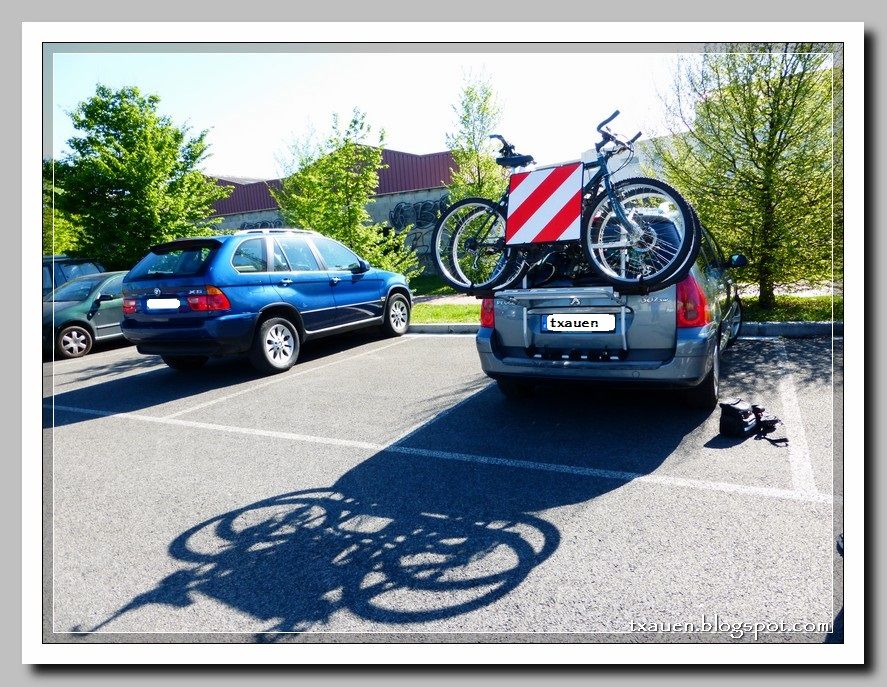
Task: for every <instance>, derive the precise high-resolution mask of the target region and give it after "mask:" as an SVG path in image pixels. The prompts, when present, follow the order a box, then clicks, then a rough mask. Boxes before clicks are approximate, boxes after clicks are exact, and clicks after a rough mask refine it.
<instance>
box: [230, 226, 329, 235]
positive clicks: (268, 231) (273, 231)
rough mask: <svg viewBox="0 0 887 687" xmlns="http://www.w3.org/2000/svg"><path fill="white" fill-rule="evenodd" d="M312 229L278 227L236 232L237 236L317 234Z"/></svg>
mask: <svg viewBox="0 0 887 687" xmlns="http://www.w3.org/2000/svg"><path fill="white" fill-rule="evenodd" d="M316 233H317V232H316V231H312V230H311V229H291V228H289V227H278V228H275V229H240V230H238V231H235V232H234V235H235V236H240V235H241V234H316Z"/></svg>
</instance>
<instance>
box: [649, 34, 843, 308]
mask: <svg viewBox="0 0 887 687" xmlns="http://www.w3.org/2000/svg"><path fill="white" fill-rule="evenodd" d="M824 52H825V51H824V50H823V48H822V47H821V46H814V45H809V44H807V45H802V44H779V45H772V44H756V45H753V46H748V45H731V46H727V47H726V49H724V50H723V51H722V52H721V51H719V52H707V53H704V54H702V55H697V56H688V57H687V58H685V59H684V60H683V61H682V62H681V63H680V66H679V68H678V70H677V73H676V75H675V82H674V87H673V89H672V91H671V93H670V94H669V95H668V96H666V97H665V104H666V107H667V109H668V112H669V113H670V114H671V116H672V123H673V129H672V133H673V135H672V136H670V137H663V138H660V139H655V140H654V141H653V142H652V145H653V149H654V151H655V159H656V164H657V165H658V166H660V167H661V169H662V171H663V172H664V174H665V176H666V178H667V179H668V180H669V181H670V182H671V183H672V184H674V185H675V186H676V187H677V188H678V189H679V190H681V192H682V193H684V194H685V195H686V196H687V198H688V199H689V200H690V202H691V203H693V205H694V206H695V207H696V210H697V211H698V213H699V216H700V218H701V219H702V222H703V224H705V225H706V226H707V227H708V228H709V229H710V230H711V231H712V232H713V233H714V234H715V236H716V237H718V238H719V239H720V240H721V241H722V243H723V244H724V245H725V247H726V248H727V249H728V250H731V251H732V250H739V251H742V252H743V253H745V254H746V255H747V256H748V258H749V260H750V266H749V267H748V268H747V269H746V271H745V275H744V276H745V277H746V278H748V279H749V280H750V281H754V282H756V283H757V285H758V289H759V292H760V305H761V306H762V307H764V308H771V307H773V306H774V305H775V295H774V289H775V287H776V286H777V285H780V284H788V283H797V282H799V281H821V280H823V279H828V278H830V276H831V274H830V273H831V252H832V235H831V233H832V217H833V215H832V213H833V208H832V202H831V201H832V178H831V176H832V168H833V162H832V155H833V151H832V70H831V69H829V66H830V64H829V62H828V56H827V55H825V54H823V53H824ZM838 133H840V132H838ZM741 276H742V275H741Z"/></svg>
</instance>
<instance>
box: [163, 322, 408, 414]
mask: <svg viewBox="0 0 887 687" xmlns="http://www.w3.org/2000/svg"><path fill="white" fill-rule="evenodd" d="M404 341H405V339H402V338H401V339H398V340H397V341H395V342H394V343H390V344H387V345H385V346H378V347H376V348H372V349H370V350H368V351H364V352H363V353H358V354H357V355H350V356H347V357H345V358H338V359H336V360H331V361H329V362H327V363H324V364H323V365H316V366H314V367H306V368H303V369H301V370H297V371H295V372H293V371H289V372H284V373H282V374H280V375H278V376H276V377H273V378H272V379H269V380H266V381H264V382H260V383H258V384H253V385H251V386H249V387H247V388H245V389H240V390H239V391H235V392H233V393H230V394H226V395H224V396H219V397H218V398H213V399H211V400H209V401H206V402H205V403H198V404H197V405H195V406H191V407H190V408H184V409H183V410H177V411H175V412H174V413H170V414H169V415H165V416H164V417H166V418H175V417H178V416H179V415H184V414H185V413H191V412H194V411H195V410H202V409H203V408H207V407H209V406H212V405H215V404H216V403H222V402H223V401H230V400H231V399H232V398H237V397H238V396H242V395H243V394H248V393H250V392H251V391H258V390H259V389H264V388H265V387H268V386H271V385H272V384H279V383H280V382H285V381H287V380H289V379H293V378H294V377H301V376H302V375H306V374H308V373H310V372H317V371H318V370H323V369H324V368H327V367H330V366H332V365H338V364H339V363H345V362H348V361H349V360H356V359H357V358H363V357H364V356H367V355H371V354H373V353H377V352H378V351H384V350H385V349H386V348H391V347H392V346H397V345H399V344H402V343H404Z"/></svg>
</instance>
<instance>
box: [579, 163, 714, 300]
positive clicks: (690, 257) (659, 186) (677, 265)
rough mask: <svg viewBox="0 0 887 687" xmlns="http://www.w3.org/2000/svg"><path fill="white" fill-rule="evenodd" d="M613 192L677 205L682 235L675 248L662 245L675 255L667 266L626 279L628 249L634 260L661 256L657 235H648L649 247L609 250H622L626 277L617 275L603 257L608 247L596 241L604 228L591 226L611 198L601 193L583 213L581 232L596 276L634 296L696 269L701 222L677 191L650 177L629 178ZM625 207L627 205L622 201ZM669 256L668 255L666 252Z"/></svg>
mask: <svg viewBox="0 0 887 687" xmlns="http://www.w3.org/2000/svg"><path fill="white" fill-rule="evenodd" d="M645 190H653V191H654V193H643V191H645ZM614 191H615V192H616V194H617V196H620V197H623V198H628V199H632V198H634V199H641V198H643V197H644V196H646V195H656V194H657V193H658V194H662V195H663V197H666V198H668V199H669V200H670V201H671V202H672V203H673V204H674V206H675V208H676V211H677V212H679V213H680V217H681V225H682V226H683V229H684V231H683V236H678V240H679V242H680V244H679V245H678V246H677V247H676V248H675V247H674V246H673V244H672V243H671V242H664V243H662V244H661V245H660V247H659V251H660V252H664V249H665V248H666V247H667V248H668V249H669V250H671V249H674V251H675V252H674V255H673V256H671V257H670V258H669V259H668V262H667V263H666V264H664V265H663V266H662V267H661V268H659V269H658V270H657V271H656V272H654V273H652V274H643V273H642V274H639V275H632V276H626V275H625V274H624V272H625V267H624V265H625V264H626V262H628V258H627V257H626V256H627V252H628V250H632V251H633V252H634V256H633V257H634V259H636V260H637V259H638V258H637V256H638V255H640V254H643V253H644V252H650V254H651V255H654V256H656V257H658V252H657V253H653V252H652V251H653V250H654V248H655V246H656V245H657V241H658V238H657V235H656V232H655V231H653V230H651V231H650V232H649V233H650V235H651V236H652V239H649V240H648V241H647V245H646V246H644V245H643V244H640V247H638V248H634V247H632V248H610V249H609V250H611V251H613V250H616V251H623V252H622V253H621V254H620V261H621V262H622V270H623V274H622V275H619V274H616V272H615V270H614V269H613V268H612V265H610V264H609V262H608V261H607V257H606V256H605V254H604V251H605V250H607V248H606V244H603V245H602V244H600V243H597V239H596V238H595V233H596V232H597V233H603V230H602V229H601V225H599V226H598V227H597V228H594V227H593V226H592V225H593V224H594V222H595V218H596V216H598V214H599V209H602V208H606V207H608V205H609V202H610V201H609V198H608V196H607V193H606V191H602V192H601V193H600V194H598V196H597V197H596V198H595V199H594V200H593V201H592V202H591V204H590V205H589V207H588V209H587V210H586V211H585V213H583V218H582V230H581V236H580V242H581V244H582V250H583V252H584V254H585V258H586V260H587V261H588V264H589V265H590V266H591V268H592V270H593V271H594V272H595V273H596V274H597V276H598V277H599V278H600V279H602V280H603V281H605V282H607V283H609V284H612V285H613V286H615V287H618V288H619V290H620V291H621V292H624V293H632V292H648V291H652V290H655V289H660V288H665V287H666V286H669V285H671V284H674V283H676V282H677V281H680V280H681V279H683V278H684V277H685V276H686V275H687V273H688V272H689V271H690V268H691V267H692V266H693V263H694V262H695V260H696V256H697V255H698V253H699V246H700V243H701V231H702V230H701V228H700V224H699V220H698V218H697V217H696V213H695V211H694V210H693V209H692V208H691V206H690V204H689V203H687V201H686V200H685V199H684V198H683V196H681V194H680V193H678V191H677V190H675V189H674V188H672V187H671V186H669V185H668V184H666V183H665V182H662V181H659V180H658V179H650V178H647V177H632V178H629V179H623V180H622V181H619V182H617V183H616V184H614ZM623 206H624V202H623ZM671 225H672V226H673V227H676V225H675V224H674V223H673V222H672V223H671ZM610 226H618V225H615V224H613V225H610ZM666 255H667V253H666Z"/></svg>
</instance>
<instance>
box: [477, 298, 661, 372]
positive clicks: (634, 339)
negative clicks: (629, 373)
mask: <svg viewBox="0 0 887 687" xmlns="http://www.w3.org/2000/svg"><path fill="white" fill-rule="evenodd" d="M494 307H495V329H496V333H497V335H496V344H497V346H498V347H500V349H501V351H500V353H501V354H503V355H504V356H506V357H518V358H520V357H527V358H536V359H548V360H562V361H579V362H586V363H609V364H614V363H620V362H626V361H628V362H642V361H649V362H655V363H661V362H663V361H666V360H670V359H671V358H672V357H673V356H674V351H675V337H676V326H675V287H669V288H667V289H663V290H661V291H656V292H653V293H650V294H645V295H630V296H626V295H620V294H619V293H617V292H616V291H614V289H613V288H612V287H609V286H586V287H574V288H540V289H514V290H508V291H502V292H499V293H498V294H497V296H496V299H495V304H494Z"/></svg>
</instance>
